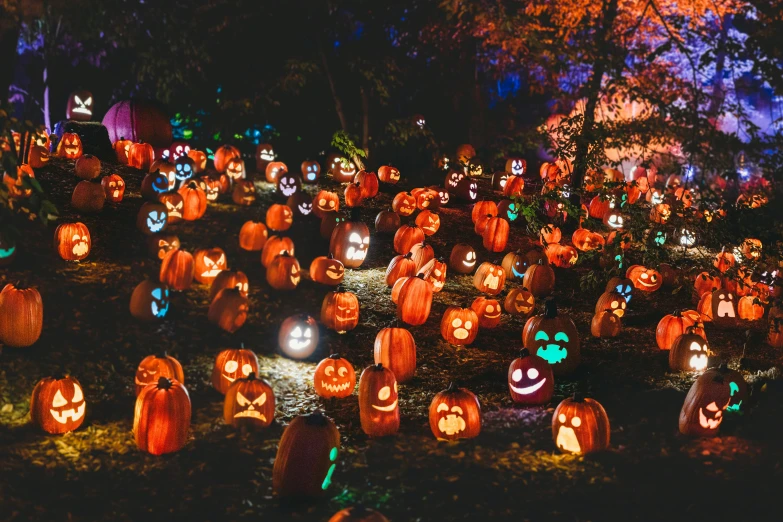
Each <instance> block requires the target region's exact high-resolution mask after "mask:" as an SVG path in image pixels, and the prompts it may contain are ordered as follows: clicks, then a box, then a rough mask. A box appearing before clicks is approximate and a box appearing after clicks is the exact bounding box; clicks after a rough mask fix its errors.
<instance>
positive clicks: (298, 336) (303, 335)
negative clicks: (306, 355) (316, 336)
mask: <svg viewBox="0 0 783 522" xmlns="http://www.w3.org/2000/svg"><path fill="white" fill-rule="evenodd" d="M312 342H313V330H312V328H310V327H309V326H304V327H302V326H299V325H297V326H295V327H294V329H293V330H291V333H290V334H289V335H288V347H289V348H290V349H291V350H293V351H295V352H298V351H300V350H305V349H307V348H308V347H309V346H310V343H312Z"/></svg>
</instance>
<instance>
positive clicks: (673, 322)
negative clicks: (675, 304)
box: [655, 310, 693, 350]
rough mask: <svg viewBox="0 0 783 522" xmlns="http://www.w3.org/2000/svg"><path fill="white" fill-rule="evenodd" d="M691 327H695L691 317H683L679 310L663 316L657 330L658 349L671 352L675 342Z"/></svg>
mask: <svg viewBox="0 0 783 522" xmlns="http://www.w3.org/2000/svg"><path fill="white" fill-rule="evenodd" d="M690 326H693V321H692V320H691V319H690V318H689V317H686V316H684V315H682V313H681V312H680V311H679V310H675V311H674V313H672V314H669V315H665V316H663V318H662V319H661V320H660V321H659V322H658V326H657V328H656V329H655V341H656V342H657V343H658V348H660V349H661V350H671V347H672V344H674V341H675V340H676V339H677V338H678V337H679V336H681V335H682V334H684V333H685V331H686V330H687V329H688V327H690Z"/></svg>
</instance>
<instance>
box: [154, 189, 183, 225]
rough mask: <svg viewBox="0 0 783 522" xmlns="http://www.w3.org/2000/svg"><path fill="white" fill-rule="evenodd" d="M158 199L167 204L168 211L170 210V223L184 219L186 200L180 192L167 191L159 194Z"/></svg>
mask: <svg viewBox="0 0 783 522" xmlns="http://www.w3.org/2000/svg"><path fill="white" fill-rule="evenodd" d="M158 201H160V202H161V203H163V204H164V205H165V206H166V212H168V215H169V222H170V223H176V222H178V221H181V220H182V208H183V207H184V206H185V201H184V200H183V199H182V196H181V195H180V194H179V193H177V192H166V193H164V194H161V195H160V196H158Z"/></svg>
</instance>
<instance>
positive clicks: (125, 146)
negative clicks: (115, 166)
mask: <svg viewBox="0 0 783 522" xmlns="http://www.w3.org/2000/svg"><path fill="white" fill-rule="evenodd" d="M131 145H133V142H132V141H131V140H126V139H124V138H120V139H119V140H117V141H115V142H114V144H113V145H112V148H113V149H114V154H115V156H117V163H119V164H121V165H127V164H128V153H129V152H130V147H131Z"/></svg>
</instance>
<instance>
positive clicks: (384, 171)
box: [378, 165, 400, 185]
mask: <svg viewBox="0 0 783 522" xmlns="http://www.w3.org/2000/svg"><path fill="white" fill-rule="evenodd" d="M378 179H380V180H381V181H383V182H384V183H390V184H392V185H396V184H397V182H398V181H400V171H399V170H397V169H396V168H395V167H390V166H388V165H383V166H381V167H379V168H378Z"/></svg>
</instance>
